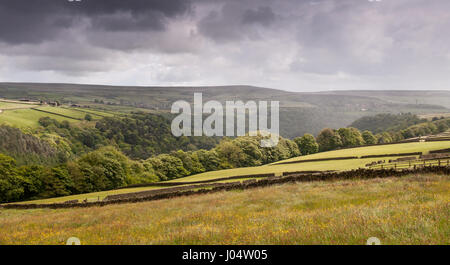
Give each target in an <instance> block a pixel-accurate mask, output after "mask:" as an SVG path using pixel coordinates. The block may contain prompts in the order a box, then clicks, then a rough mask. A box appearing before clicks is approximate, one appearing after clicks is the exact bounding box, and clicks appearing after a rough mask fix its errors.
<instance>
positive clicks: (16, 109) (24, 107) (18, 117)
mask: <svg viewBox="0 0 450 265" xmlns="http://www.w3.org/2000/svg"><path fill="white" fill-rule="evenodd" d="M39 110H42V111H39ZM44 111H45V112H44ZM86 114H90V115H91V116H92V118H93V120H99V119H102V118H103V117H112V116H114V114H113V113H110V112H103V111H99V110H91V109H84V108H69V107H50V106H36V105H30V104H18V103H10V102H2V101H0V124H6V125H9V126H12V127H17V128H36V127H38V126H39V123H38V121H39V119H40V118H42V117H50V118H52V119H55V120H57V121H59V122H61V121H69V122H71V123H76V122H80V121H82V120H84V118H85V117H86Z"/></svg>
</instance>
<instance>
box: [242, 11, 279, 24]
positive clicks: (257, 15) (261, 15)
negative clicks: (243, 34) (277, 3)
mask: <svg viewBox="0 0 450 265" xmlns="http://www.w3.org/2000/svg"><path fill="white" fill-rule="evenodd" d="M274 20H275V13H274V12H273V10H272V8H271V7H269V6H263V7H258V9H256V10H253V9H248V10H247V11H245V13H244V16H243V18H242V22H243V23H244V24H261V25H263V26H266V27H267V26H269V25H270V24H272V23H273V22H274Z"/></svg>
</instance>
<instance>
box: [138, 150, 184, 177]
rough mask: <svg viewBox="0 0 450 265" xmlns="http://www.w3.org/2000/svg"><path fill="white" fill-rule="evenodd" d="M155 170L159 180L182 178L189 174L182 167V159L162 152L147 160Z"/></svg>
mask: <svg viewBox="0 0 450 265" xmlns="http://www.w3.org/2000/svg"><path fill="white" fill-rule="evenodd" d="M147 162H148V163H150V164H151V165H152V167H153V169H154V170H155V173H156V175H157V176H158V177H159V179H160V180H170V179H176V178H182V177H185V176H187V175H188V174H189V172H188V171H187V170H186V169H185V168H184V167H183V161H181V159H179V158H178V157H175V156H171V155H168V154H162V155H159V156H157V157H152V158H150V159H148V160H147Z"/></svg>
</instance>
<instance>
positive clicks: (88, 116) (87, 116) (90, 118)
mask: <svg viewBox="0 0 450 265" xmlns="http://www.w3.org/2000/svg"><path fill="white" fill-rule="evenodd" d="M84 119H85V120H87V121H92V115H91V114H86V116H84Z"/></svg>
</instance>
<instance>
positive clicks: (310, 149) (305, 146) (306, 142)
mask: <svg viewBox="0 0 450 265" xmlns="http://www.w3.org/2000/svg"><path fill="white" fill-rule="evenodd" d="M294 141H295V143H296V144H297V146H298V148H299V150H300V152H301V154H302V155H310V154H315V153H317V152H319V144H318V143H317V142H316V139H315V138H314V136H313V135H312V134H309V133H307V134H305V135H303V136H302V137H297V138H295V139H294Z"/></svg>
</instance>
